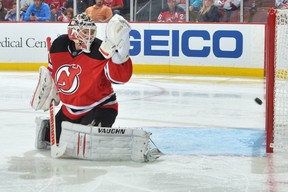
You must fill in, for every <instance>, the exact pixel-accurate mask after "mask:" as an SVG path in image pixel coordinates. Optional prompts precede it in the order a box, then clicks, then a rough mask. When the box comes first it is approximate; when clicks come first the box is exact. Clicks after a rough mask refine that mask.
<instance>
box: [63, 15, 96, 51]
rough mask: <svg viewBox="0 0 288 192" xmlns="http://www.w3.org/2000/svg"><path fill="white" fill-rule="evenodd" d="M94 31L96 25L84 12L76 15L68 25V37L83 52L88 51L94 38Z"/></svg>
mask: <svg viewBox="0 0 288 192" xmlns="http://www.w3.org/2000/svg"><path fill="white" fill-rule="evenodd" d="M96 32H97V26H96V25H95V23H94V21H93V20H92V19H91V18H90V17H88V16H87V15H86V13H80V14H78V15H76V16H75V17H73V19H72V20H71V21H70V23H69V25H68V36H69V39H70V40H72V41H74V42H75V43H77V44H79V45H80V48H81V49H82V50H83V51H84V52H85V53H90V46H91V43H92V42H93V40H94V39H95V36H96Z"/></svg>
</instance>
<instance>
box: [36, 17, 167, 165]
mask: <svg viewBox="0 0 288 192" xmlns="http://www.w3.org/2000/svg"><path fill="white" fill-rule="evenodd" d="M130 30H131V27H130V25H129V23H128V22H127V21H126V20H125V19H124V18H123V17H121V16H119V15H115V16H114V17H112V18H111V20H110V21H109V22H108V23H107V25H106V36H105V39H104V40H103V42H102V41H101V40H100V39H98V38H96V37H95V36H96V32H97V27H96V25H95V23H94V22H93V20H91V19H90V18H89V17H88V16H87V15H86V14H85V13H81V14H78V15H76V16H75V17H74V18H73V19H72V20H71V22H70V23H69V25H68V33H67V34H64V35H61V36H59V37H57V38H56V39H55V40H54V41H53V43H52V44H51V47H50V46H48V47H50V48H49V63H48V68H46V67H40V69H39V81H38V84H37V87H36V90H35V92H34V95H33V97H32V100H31V106H32V108H33V109H35V110H44V111H47V110H49V112H50V117H49V118H45V117H37V118H36V141H35V145H36V148H37V149H50V150H51V155H52V157H56V158H57V157H61V156H62V155H64V156H68V157H73V158H78V159H88V160H116V161H117V160H133V161H137V162H148V161H154V160H155V159H157V158H158V157H159V156H160V155H161V152H160V151H159V150H158V149H157V148H156V147H154V148H152V147H151V143H153V142H152V141H151V139H150V135H151V133H149V132H146V131H144V130H142V129H131V128H130V129H129V128H113V127H112V125H113V123H114V121H115V119H116V117H117V114H118V103H117V100H116V94H115V92H114V90H113V88H112V84H124V83H126V82H128V81H129V79H130V78H131V75H132V61H131V59H130V56H129V48H130V40H129V32H130ZM47 44H48V45H49V42H47ZM60 102H61V104H62V105H61V108H60V109H59V111H58V112H57V114H56V115H54V106H55V105H59V103H60Z"/></svg>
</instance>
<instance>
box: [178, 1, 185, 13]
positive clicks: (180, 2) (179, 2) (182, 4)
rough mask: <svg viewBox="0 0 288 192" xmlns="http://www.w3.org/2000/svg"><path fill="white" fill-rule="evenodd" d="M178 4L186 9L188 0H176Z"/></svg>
mask: <svg viewBox="0 0 288 192" xmlns="http://www.w3.org/2000/svg"><path fill="white" fill-rule="evenodd" d="M176 6H178V7H181V8H182V9H184V10H185V11H186V0H176Z"/></svg>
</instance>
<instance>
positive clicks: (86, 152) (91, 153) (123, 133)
mask: <svg viewBox="0 0 288 192" xmlns="http://www.w3.org/2000/svg"><path fill="white" fill-rule="evenodd" d="M47 120H48V119H46V120H45V119H44V118H39V117H38V120H37V119H36V122H38V124H37V125H38V126H39V127H38V128H37V132H36V148H38V149H40V148H41V147H42V146H45V147H43V148H42V149H49V147H48V146H49V145H47V144H46V141H45V138H47V134H45V132H47V131H49V130H47V127H49V126H47V125H46V126H44V125H45V124H47V122H48V121H47ZM41 121H45V123H44V122H43V123H41ZM41 126H42V127H41ZM150 135H151V133H149V132H146V131H144V130H142V129H128V128H105V127H94V126H90V125H87V126H85V125H80V124H74V123H70V122H67V121H64V122H62V133H61V137H60V141H59V146H62V145H66V144H67V147H66V151H65V153H64V155H65V156H68V157H73V158H77V159H86V160H96V161H105V160H107V161H129V160H132V161H136V162H151V161H155V160H156V159H157V158H159V157H160V155H161V154H162V153H161V152H160V150H159V149H158V148H151V143H152V144H153V142H152V141H151V139H150ZM45 144H46V145H45Z"/></svg>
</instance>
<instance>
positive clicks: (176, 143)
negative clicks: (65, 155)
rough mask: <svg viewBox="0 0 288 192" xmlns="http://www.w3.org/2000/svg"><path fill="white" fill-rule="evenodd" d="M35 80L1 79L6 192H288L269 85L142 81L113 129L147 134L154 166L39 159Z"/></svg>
mask: <svg viewBox="0 0 288 192" xmlns="http://www.w3.org/2000/svg"><path fill="white" fill-rule="evenodd" d="M37 78H38V74H37V73H32V72H31V73H28V72H26V73H25V72H1V73H0V89H1V90H2V91H1V93H0V106H1V108H0V119H1V124H0V141H1V146H2V148H1V150H0V191H1V192H18V191H19V192H54V191H55V192H66V191H67V192H80V191H81V192H114V191H119V192H122V191H123V192H192V191H193V192H224V191H227V192H242V191H243V192H258V191H259V192H264V191H265V192H287V191H288V153H286V154H284V153H277V154H276V153H275V154H268V155H267V154H266V153H265V145H264V144H265V131H264V115H265V105H261V106H260V105H257V104H256V103H255V102H254V98H255V97H259V98H261V99H263V101H264V81H263V80H259V79H241V78H228V77H222V78H219V77H218V78H215V77H193V76H160V75H158V76H144V75H135V76H133V78H132V79H131V81H130V82H129V83H127V84H125V85H116V86H114V88H115V91H116V92H117V94H118V101H119V116H118V119H117V121H116V123H115V126H117V127H118V126H121V127H143V128H144V129H146V130H148V131H150V132H152V138H153V140H154V142H155V144H156V145H157V146H158V147H159V148H160V149H161V150H162V151H163V152H165V153H166V155H165V156H162V157H161V158H160V159H159V160H158V161H156V162H153V163H135V162H95V161H94V162H93V161H83V160H73V159H52V158H51V157H50V153H49V151H37V150H35V149H34V139H35V136H34V134H35V123H34V119H35V117H36V116H41V115H44V116H48V114H47V113H43V112H35V111H33V110H32V109H31V108H30V105H29V102H30V98H31V95H32V93H33V91H34V88H35V86H36V84H37Z"/></svg>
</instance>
